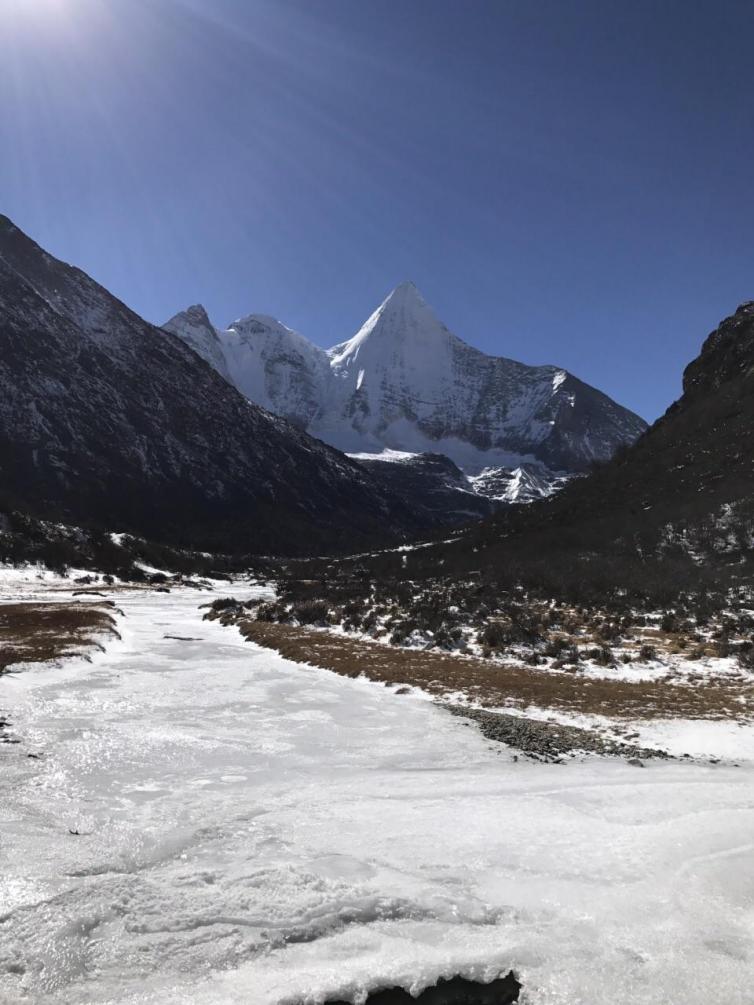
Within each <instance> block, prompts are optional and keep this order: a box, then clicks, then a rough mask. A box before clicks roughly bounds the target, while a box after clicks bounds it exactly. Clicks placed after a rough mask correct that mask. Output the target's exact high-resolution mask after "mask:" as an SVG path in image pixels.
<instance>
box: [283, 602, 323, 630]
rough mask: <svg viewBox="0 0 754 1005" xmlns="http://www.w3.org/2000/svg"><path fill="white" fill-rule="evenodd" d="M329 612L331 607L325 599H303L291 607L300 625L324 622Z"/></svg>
mask: <svg viewBox="0 0 754 1005" xmlns="http://www.w3.org/2000/svg"><path fill="white" fill-rule="evenodd" d="M329 613H330V607H329V605H328V604H327V601H325V600H302V601H300V602H299V603H297V604H294V605H293V607H292V608H291V614H292V615H293V617H294V618H295V619H296V621H298V623H299V624H300V625H317V624H324V623H325V622H326V621H327V616H328V614H329Z"/></svg>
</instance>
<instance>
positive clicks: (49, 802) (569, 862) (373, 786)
mask: <svg viewBox="0 0 754 1005" xmlns="http://www.w3.org/2000/svg"><path fill="white" fill-rule="evenodd" d="M206 599H207V595H206V594H201V593H198V592H192V591H186V592H182V593H179V592H174V593H172V594H170V595H165V594H152V593H149V594H147V593H134V594H131V595H129V596H128V597H125V598H118V603H119V604H120V605H121V606H122V608H123V610H124V612H125V615H126V617H125V618H123V619H122V620H120V623H119V628H120V629H121V630H122V632H123V641H122V642H119V643H114V644H112V645H111V646H110V647H109V648H108V651H107V652H106V653H105V654H102V655H99V656H97V657H96V658H95V660H94V661H93V662H92V663H86V662H84V661H82V660H75V661H70V662H68V663H67V664H65V665H64V666H62V667H60V668H52V669H45V668H39V669H34V670H29V671H26V672H25V673H22V674H18V675H15V676H12V677H5V678H1V679H0V710H3V711H5V712H7V713H8V714H9V715H10V718H11V719H12V721H13V723H14V729H15V735H16V736H18V737H19V738H20V739H21V740H22V741H23V742H22V743H21V744H18V745H12V746H11V745H7V746H5V747H3V748H0V827H1V830H0V842H1V844H0V1000H2V1001H5V1002H12V1003H20V1002H66V1003H81V1002H90V1003H97V1005H104V1003H107V1002H119V1003H120V1002H123V1003H125V1002H128V1003H136V1002H143V1003H147V1002H148V1003H155V1005H158V1003H159V1005H170V1003H179V1002H180V1003H200V1005H217V1003H233V1002H244V1003H259V1005H274V1003H300V1002H320V1001H322V1000H323V999H324V998H326V997H327V996H329V995H338V996H340V997H350V998H356V997H357V996H358V994H359V993H363V992H364V991H365V989H367V988H369V987H373V986H375V985H377V986H384V985H392V984H396V983H401V984H403V985H404V986H407V987H410V986H413V987H414V989H415V990H416V989H419V988H421V987H423V986H424V985H425V984H427V983H430V982H432V981H433V980H434V978H436V977H437V976H438V975H441V974H444V975H447V976H450V975H451V974H453V973H457V972H461V973H463V974H465V975H468V976H477V977H482V978H484V979H490V978H492V977H494V976H497V975H498V974H499V973H500V972H507V970H508V969H509V968H511V967H512V968H514V970H516V972H517V973H518V974H519V976H520V978H521V979H522V981H523V983H524V988H525V990H524V993H523V995H522V1001H525V1002H527V1003H531V1005H535V1003H543V1005H551V1003H555V1002H557V1003H564V1005H578V1003H582V1005H603V1003H604V1005H624V1003H625V1005H628V1003H629V1002H642V1003H643V1005H648V1003H656V1005H669V1003H678V1005H694V1003H699V1005H702V1003H712V1002H725V1005H737V1003H744V1002H747V1003H751V1002H754V784H753V783H754V769H753V768H752V765H751V763H749V762H742V763H741V766H740V767H737V768H736V767H733V766H726V765H717V766H710V765H701V764H680V763H668V764H663V763H652V764H649V765H648V766H646V767H644V768H637V767H632V766H630V765H627V764H625V763H622V762H617V761H613V762H610V761H598V760H591V761H586V762H583V763H582V762H573V763H570V764H568V765H564V766H556V765H550V766H548V765H539V764H531V763H527V762H526V761H525V760H523V759H522V760H519V761H514V760H513V757H512V754H511V752H510V751H508V750H506V749H505V748H500V747H496V748H494V749H492V748H491V747H490V745H489V744H488V743H487V742H486V741H485V740H484V739H483V738H482V737H481V736H480V735H479V734H478V733H477V732H476V729H475V728H473V727H470V726H467V725H465V724H464V722H463V721H462V720H459V719H457V718H454V717H451V716H449V715H447V714H446V713H444V712H443V711H442V710H441V709H438V708H437V707H435V706H433V705H432V704H430V703H429V702H427V701H424V700H422V699H421V698H419V697H414V696H410V695H408V696H396V695H395V694H393V693H392V692H390V691H388V690H386V689H385V688H382V687H379V686H377V685H374V684H370V683H368V682H366V681H363V680H356V681H353V680H348V679H344V678H340V677H337V676H335V675H333V674H330V673H327V672H324V671H319V670H314V669H307V668H304V667H301V666H298V665H294V664H291V663H288V662H286V661H285V660H284V659H282V658H280V657H278V656H276V655H275V654H272V653H270V652H267V651H264V650H260V649H258V648H256V647H254V646H252V645H250V644H248V643H244V642H243V641H242V640H241V638H240V636H239V635H238V634H237V633H236V632H235V630H231V629H225V628H222V627H221V626H220V625H218V624H217V623H208V622H202V620H201V614H202V612H201V611H199V610H198V605H199V604H200V603H202V602H205V601H206ZM167 635H175V636H181V637H182V639H186V638H191V639H193V640H194V641H183V640H179V639H170V638H166V636H167ZM30 752H31V753H35V754H40V755H41V756H40V757H39V758H38V759H34V758H29V757H27V754H28V753H30ZM71 831H74V832H78V833H74V834H72V833H71Z"/></svg>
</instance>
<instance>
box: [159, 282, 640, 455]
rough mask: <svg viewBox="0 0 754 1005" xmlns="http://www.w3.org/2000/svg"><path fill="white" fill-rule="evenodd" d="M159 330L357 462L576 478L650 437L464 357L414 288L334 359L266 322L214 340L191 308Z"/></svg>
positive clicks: (591, 405) (550, 386)
mask: <svg viewBox="0 0 754 1005" xmlns="http://www.w3.org/2000/svg"><path fill="white" fill-rule="evenodd" d="M197 312H201V318H199V315H198V314H197ZM197 318H199V321H200V322H201V324H198V321H197ZM164 327H165V329H166V330H167V331H169V332H171V333H173V334H176V335H178V336H179V337H180V338H182V339H184V341H186V342H187V344H189V345H191V347H192V348H193V349H194V350H195V351H196V352H198V353H199V354H200V355H202V356H203V357H204V358H205V359H206V360H207V361H208V362H209V363H210V364H211V365H214V366H216V368H217V369H219V370H220V372H221V373H223V374H224V376H226V378H227V379H229V380H230V381H231V383H233V384H234V385H235V386H236V387H237V388H238V389H239V390H240V391H242V393H244V394H245V395H246V396H247V397H249V398H250V399H251V400H252V401H255V402H257V403H258V404H260V405H263V406H264V407H265V408H267V409H269V410H270V411H272V412H275V413H277V414H279V415H283V416H285V417H287V418H290V419H292V420H293V421H294V422H296V423H297V424H299V425H301V426H303V427H304V428H306V429H307V431H308V432H310V433H311V434H312V435H313V436H316V437H318V438H319V439H322V440H324V441H325V442H326V443H329V444H331V445H332V446H335V447H337V448H338V449H340V450H343V451H345V452H347V453H351V454H358V453H368V454H375V453H377V454H379V453H381V452H382V451H384V450H386V449H387V450H391V451H399V452H409V453H427V452H430V453H442V454H445V455H446V456H448V457H450V459H451V460H453V461H454V462H455V463H456V464H457V465H459V466H460V467H461V468H463V469H464V470H465V471H466V473H467V474H476V473H478V472H480V471H481V470H482V469H484V468H486V467H491V466H494V467H501V466H502V467H509V468H516V467H518V466H520V465H521V464H536V463H539V464H540V465H546V466H547V467H549V468H550V470H551V471H559V470H561V469H562V470H567V471H573V470H581V469H583V468H584V467H586V466H588V465H589V463H590V462H591V461H593V460H595V459H603V460H604V459H607V458H608V457H609V456H611V455H612V453H613V452H614V450H615V448H616V447H617V446H618V445H619V444H621V443H626V442H631V441H632V440H633V439H635V438H636V436H638V435H639V433H640V432H641V431H642V430H643V429H644V428H645V426H646V424H645V423H644V422H643V421H642V420H641V419H639V418H638V417H637V416H635V415H633V414H632V413H631V412H628V411H627V410H626V409H624V408H621V407H620V406H619V405H617V404H616V403H615V402H613V401H611V400H610V399H609V398H607V397H606V396H605V395H602V394H600V392H598V391H596V390H595V389H594V388H591V387H589V386H587V385H585V384H583V383H581V382H580V381H578V380H576V379H575V378H574V377H573V376H571V375H570V374H569V373H567V371H565V370H562V369H559V368H557V367H554V366H526V365H524V364H522V363H517V362H515V361H514V360H510V359H505V358H503V357H493V356H487V355H486V354H485V353H483V352H481V351H480V350H478V349H475V348H473V347H472V346H470V345H467V344H466V343H465V342H463V341H462V340H461V339H460V338H458V337H457V336H456V335H454V334H453V333H452V332H450V331H449V330H448V329H447V328H446V327H445V325H444V324H443V323H442V322H441V321H440V320H439V319H438V318H437V317H436V315H435V314H434V312H433V310H432V309H431V307H429V305H428V304H427V303H426V301H425V300H424V299H423V297H422V296H421V294H420V293H419V292H418V290H417V289H416V287H415V286H414V285H413V283H401V284H400V285H399V286H398V287H396V289H395V290H393V292H392V293H391V294H390V295H389V296H388V297H387V298H386V299H385V300H384V301H383V303H382V304H380V306H379V307H378V308H377V310H376V311H374V312H373V314H372V315H371V316H370V317H369V318H368V319H367V321H366V322H365V323H364V325H362V327H361V328H360V329H359V331H358V332H357V333H356V334H355V335H354V336H353V337H352V338H350V339H347V340H346V341H344V342H341V343H339V344H338V345H336V346H334V347H333V348H332V349H329V350H325V349H321V348H319V347H318V346H315V345H314V344H312V343H311V342H309V341H308V340H307V339H305V338H303V337H302V336H301V335H299V334H298V333H297V332H294V331H292V330H291V329H289V328H286V327H285V325H282V324H280V322H278V321H276V320H275V319H274V318H271V317H269V316H266V315H259V314H256V315H250V316H249V317H247V318H244V319H242V320H240V321H236V322H234V323H233V324H232V325H231V326H230V327H229V328H228V329H226V330H225V331H216V330H215V329H214V328H213V327H212V326H211V324H210V322H209V319H208V318H207V317H206V314H205V313H204V311H203V309H202V308H196V307H192V308H190V309H189V311H187V312H183V313H180V314H177V315H176V316H175V317H174V318H172V319H171V320H170V321H169V322H168V323H167V324H166V325H165V326H164ZM198 328H201V329H202V331H203V336H201V337H199V336H198V335H197V330H198ZM218 346H220V347H221V349H222V353H223V363H222V365H221V366H217V364H216V363H215V362H214V359H215V356H216V352H217V347H218Z"/></svg>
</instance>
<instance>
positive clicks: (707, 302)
mask: <svg viewBox="0 0 754 1005" xmlns="http://www.w3.org/2000/svg"><path fill="white" fill-rule="evenodd" d="M752 37H754V6H752V5H751V4H750V3H737V2H732V0H723V2H716V3H712V2H709V3H707V2H701V0H695V2H693V3H689V2H683V3H681V2H674V0H662V2H658V0H652V2H644V0H630V2H629V0H625V2H623V3H615V2H611V0H594V2H593V0H567V2H566V0H555V2H550V0H519V2H513V0H496V2H486V0H463V2H461V0H457V2H446V0H302V2H292V0H275V2H268V0H0V196H1V199H0V211H2V212H5V213H6V214H7V215H9V216H10V217H11V218H13V219H14V220H15V222H16V223H18V224H19V226H21V227H22V228H23V229H24V230H26V231H27V232H28V233H30V234H31V235H32V236H33V237H34V238H35V239H36V240H38V241H39V242H40V243H41V244H43V245H44V246H46V247H47V248H48V249H49V250H50V251H52V252H53V253H54V254H56V255H58V256H59V257H62V258H64V259H66V260H68V261H72V262H74V263H76V264H77V265H79V266H81V267H82V268H84V269H85V270H86V271H88V272H89V273H90V274H91V275H93V276H94V277H95V278H96V279H98V280H99V281H100V282H102V283H103V284H104V285H106V286H107V287H109V288H110V289H111V290H112V291H113V292H114V293H116V294H117V295H118V296H120V297H121V298H122V299H124V300H125V301H126V302H128V303H129V304H130V305H131V306H132V307H134V308H135V309H136V310H138V311H139V312H140V313H142V314H143V315H144V316H145V317H147V318H149V319H150V320H152V321H156V322H162V321H164V320H166V319H167V318H168V317H169V316H170V315H171V314H173V313H174V312H175V311H177V310H179V309H181V308H182V307H184V306H186V305H188V304H189V303H194V302H197V301H201V302H202V303H204V304H205V306H206V307H207V309H208V310H209V312H210V315H211V316H212V318H213V320H214V321H215V322H216V323H217V324H225V323H227V322H229V321H231V320H232V319H234V318H236V317H238V316H240V315H242V314H246V313H250V312H260V313H268V314H273V315H275V316H277V317H279V318H280V320H282V321H284V322H285V323H286V324H288V325H291V326H292V327H295V328H297V329H298V330H299V331H301V332H302V333H303V334H305V335H307V336H308V337H310V338H311V339H313V340H314V341H316V342H319V343H320V344H323V345H329V344H332V343H335V342H337V341H340V340H342V339H344V338H347V337H348V336H350V335H351V334H352V333H353V332H354V331H355V330H356V329H357V328H358V327H359V325H360V324H361V323H362V321H363V320H364V319H365V318H366V316H367V315H368V314H369V313H370V312H371V310H372V309H373V308H374V307H375V306H376V305H377V303H378V302H379V301H380V300H381V299H382V297H383V296H384V295H385V294H386V293H387V292H388V291H389V290H390V288H392V287H393V286H394V285H396V284H397V283H398V282H400V281H401V280H402V279H412V280H414V282H416V284H417V285H418V286H419V288H420V289H421V290H422V292H423V293H424V295H425V297H426V298H427V300H428V301H429V302H430V303H431V304H432V305H433V306H434V307H435V309H436V311H437V313H438V314H439V315H440V317H441V318H442V319H443V320H444V321H445V322H446V324H447V325H448V326H449V327H450V328H451V329H452V330H453V331H455V332H456V333H457V334H458V335H460V336H461V337H462V338H464V339H465V340H466V341H468V342H470V343H472V344H474V345H477V346H479V347H480V348H483V349H485V350H486V351H488V352H491V353H496V354H500V355H506V356H511V357H513V358H517V359H521V360H523V361H525V362H530V363H556V364H559V365H562V366H566V367H568V368H569V369H571V370H572V371H573V372H574V373H576V374H577V375H578V376H580V377H582V378H583V379H585V380H587V381H589V382H590V383H592V384H595V385H596V386H598V387H600V388H601V389H603V390H605V391H606V392H608V393H609V394H611V395H612V396H613V397H615V398H616V399H618V400H619V401H621V402H622V403H624V404H626V405H628V406H630V407H632V408H634V409H635V410H637V411H638V412H639V413H641V414H642V415H644V416H645V417H647V418H650V419H652V418H654V417H656V416H657V415H658V414H660V413H661V412H662V411H664V409H665V408H666V407H667V405H668V404H669V403H670V402H671V401H672V400H673V398H674V397H676V396H677V395H678V393H679V390H680V377H681V370H682V368H683V366H684V365H685V364H686V363H687V362H688V361H689V360H690V359H691V358H692V357H693V356H694V355H696V353H697V351H698V349H699V346H700V344H701V342H702V340H703V338H704V336H705V335H706V334H707V333H708V332H709V331H710V330H711V329H712V328H713V327H715V326H716V324H717V323H718V321H719V320H720V319H721V318H722V317H724V316H725V315H726V314H729V313H731V312H732V311H733V310H734V309H735V307H736V306H737V304H738V303H739V302H741V301H742V300H746V299H750V298H754V243H753V242H752V235H754V192H753V191H752V175H753V174H754V60H753V59H752V58H751V39H752Z"/></svg>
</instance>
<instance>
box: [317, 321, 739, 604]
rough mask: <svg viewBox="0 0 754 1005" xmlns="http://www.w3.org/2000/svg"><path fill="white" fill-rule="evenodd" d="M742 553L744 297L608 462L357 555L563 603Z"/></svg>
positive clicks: (379, 572) (706, 576) (380, 571)
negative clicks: (524, 499) (440, 533)
mask: <svg viewBox="0 0 754 1005" xmlns="http://www.w3.org/2000/svg"><path fill="white" fill-rule="evenodd" d="M753 556H754V304H751V303H748V304H744V305H743V306H742V307H740V308H739V309H738V310H737V311H736V312H735V314H733V315H732V316H731V317H729V318H727V319H726V320H724V321H723V322H722V323H721V325H720V326H719V328H718V329H717V330H716V331H715V332H713V333H712V334H711V335H710V336H709V338H708V339H707V340H706V342H705V343H704V347H703V349H702V351H701V353H700V355H699V356H698V358H697V359H695V360H694V361H693V362H692V363H691V364H690V365H689V366H688V367H687V368H686V372H685V376H684V393H683V395H682V396H681V398H680V399H679V400H678V401H677V402H675V404H673V405H672V406H671V407H670V408H669V409H668V410H667V412H666V413H665V415H664V416H662V417H661V418H660V419H658V421H657V422H655V423H654V425H653V426H652V427H651V428H650V429H649V430H648V431H647V432H646V433H644V435H643V436H641V437H640V438H639V440H638V441H637V442H636V443H635V444H634V445H633V446H631V447H628V448H626V449H625V450H623V451H621V452H619V454H618V455H617V456H616V457H614V458H613V460H612V461H610V462H608V463H606V464H605V465H603V466H601V467H599V468H598V469H597V470H595V471H593V472H592V474H590V475H589V476H587V477H585V478H579V479H576V480H574V481H572V482H571V483H570V484H569V485H567V486H566V487H565V488H564V489H563V490H562V491H561V492H560V493H558V494H557V495H555V496H553V497H552V498H551V499H548V500H545V501H542V502H536V503H533V504H532V505H530V506H526V507H516V508H512V507H508V508H506V509H505V510H503V511H502V512H501V513H499V514H497V515H496V516H494V517H492V518H491V519H489V520H486V521H483V522H482V523H480V524H477V525H475V526H470V527H468V528H464V529H462V530H459V531H456V532H454V534H453V535H452V541H450V542H438V543H437V544H434V545H432V546H429V547H426V548H422V549H418V550H415V551H413V552H411V553H410V555H409V557H408V559H407V564H406V563H404V561H403V559H402V557H401V556H400V555H396V554H389V553H385V554H382V555H379V556H376V557H374V558H372V559H370V560H369V562H368V563H367V562H365V561H362V560H360V566H361V567H363V569H364V570H365V571H368V573H369V574H370V575H371V576H372V577H379V578H384V579H386V580H393V579H394V580H395V581H401V580H405V579H406V578H407V577H410V578H412V579H424V578H432V577H438V576H439V577H451V578H456V579H457V578H458V577H466V576H473V577H475V579H476V581H477V582H479V581H480V580H481V581H484V582H486V583H487V584H488V586H489V587H490V588H495V589H501V590H506V589H509V588H513V587H515V586H516V585H517V584H520V585H523V586H525V587H527V588H529V589H533V590H537V591H540V593H544V594H545V595H548V596H555V597H562V598H567V599H570V600H575V601H577V602H582V601H583V602H585V603H592V602H596V603H600V604H601V603H605V602H607V601H608V599H609V597H610V596H611V595H616V596H617V595H618V594H619V593H622V595H623V597H624V598H625V596H626V595H627V594H630V595H632V596H636V597H639V596H644V597H646V598H651V599H652V602H654V603H657V604H672V603H673V601H674V598H677V597H678V596H679V594H680V593H681V592H683V591H692V592H694V593H696V594H697V595H698V594H700V593H703V592H704V591H706V590H727V589H728V588H729V587H730V586H731V585H736V584H746V583H749V582H750V581H751V574H752V564H753V561H752V560H753ZM333 571H334V570H328V573H327V579H328V581H329V582H332V575H333ZM315 573H316V570H315V569H314V568H312V569H310V570H307V574H308V575H310V576H311V575H314V574H315ZM299 574H303V573H301V572H300V573H299ZM343 574H344V575H348V570H347V568H346V566H343Z"/></svg>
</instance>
